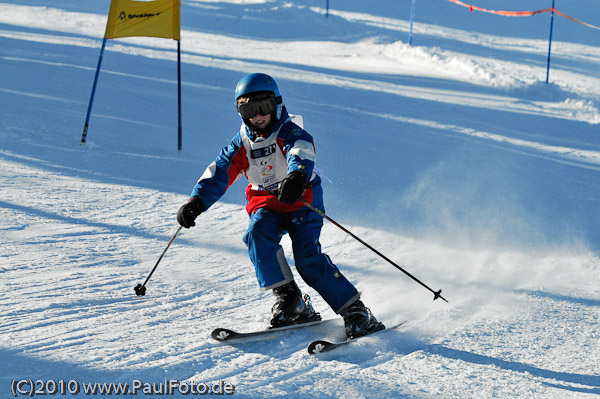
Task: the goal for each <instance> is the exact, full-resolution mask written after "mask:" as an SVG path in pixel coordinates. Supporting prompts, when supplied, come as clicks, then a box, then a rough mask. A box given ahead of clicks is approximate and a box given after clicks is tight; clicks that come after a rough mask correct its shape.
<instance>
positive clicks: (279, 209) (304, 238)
mask: <svg viewBox="0 0 600 399" xmlns="http://www.w3.org/2000/svg"><path fill="white" fill-rule="evenodd" d="M235 107H236V110H237V112H238V113H239V115H240V117H241V118H242V125H241V127H240V130H239V132H238V133H237V134H236V135H235V136H234V137H233V139H232V140H231V142H230V143H229V145H228V146H226V147H224V148H223V149H222V150H221V153H220V155H219V156H218V157H217V158H216V160H215V161H214V162H212V163H211V164H210V165H209V166H208V168H207V169H206V170H205V171H204V174H203V175H202V176H201V177H200V179H199V180H198V182H197V184H196V185H195V187H194V189H193V191H192V194H191V198H190V199H189V201H188V202H187V203H186V204H184V205H183V206H182V207H181V208H180V209H179V211H178V213H177V221H178V222H179V224H180V225H181V226H183V227H184V228H190V227H192V226H195V219H196V217H197V216H198V215H200V214H201V213H202V212H204V211H206V210H207V209H208V208H210V207H211V206H212V205H213V204H214V203H215V202H216V201H217V200H218V199H219V198H220V197H221V196H222V195H223V194H224V193H225V191H226V190H227V188H228V187H229V186H230V185H231V184H233V183H234V182H235V181H236V180H237V179H238V178H239V177H241V176H242V175H245V176H246V178H247V179H248V181H249V184H248V186H247V188H246V198H247V205H246V210H247V212H248V214H249V215H250V225H249V227H248V230H247V232H246V234H245V235H244V242H245V243H246V245H247V246H248V253H249V255H250V259H251V261H252V263H253V264H254V268H255V271H256V277H257V279H258V283H259V285H260V287H261V289H262V290H273V293H274V295H275V297H276V302H275V305H273V308H272V319H271V326H272V327H282V326H287V325H292V324H298V323H305V322H309V321H314V320H320V319H321V316H320V315H319V313H317V312H315V311H314V309H313V307H312V305H311V304H310V301H308V300H307V299H306V297H305V298H304V299H303V298H302V293H301V292H300V289H299V288H298V285H297V284H296V282H295V281H294V276H293V274H292V271H291V269H290V266H289V265H288V263H287V261H286V258H285V255H284V253H283V249H282V247H281V245H280V241H281V238H282V236H283V235H284V234H286V233H287V234H289V237H290V239H291V241H292V250H293V255H294V261H295V264H296V270H297V271H298V273H299V274H300V276H301V277H302V279H303V280H304V281H305V282H306V283H307V284H308V285H309V286H310V287H312V288H314V289H315V290H316V291H317V292H318V293H319V294H320V295H321V296H322V297H323V299H324V300H325V301H326V302H327V303H328V304H329V306H331V308H332V309H333V310H334V311H335V312H336V313H337V314H340V315H341V316H342V317H343V319H344V326H345V330H346V335H347V337H348V338H355V337H359V336H362V335H365V334H368V333H370V332H374V331H378V330H382V329H384V328H385V326H384V325H383V324H382V323H380V322H378V321H377V319H375V317H374V316H373V315H372V314H371V312H370V311H369V309H368V308H366V307H365V305H364V304H363V303H362V302H361V301H360V299H359V297H360V295H359V293H358V291H357V290H356V288H355V287H354V285H352V283H350V282H349V281H348V280H347V279H346V278H345V277H344V276H343V275H342V274H341V273H340V271H339V269H338V268H337V267H336V266H335V265H334V264H333V263H332V262H331V259H330V258H329V257H328V256H327V255H326V254H324V253H322V252H321V245H320V243H319V236H320V233H321V227H322V226H323V217H322V216H320V215H319V214H317V213H316V212H313V211H311V210H310V209H309V208H307V207H306V206H305V205H304V204H303V203H302V202H301V201H300V199H303V200H305V201H307V202H309V203H311V204H312V205H313V206H314V207H316V208H318V209H320V210H323V209H324V206H323V190H322V188H321V179H320V177H319V176H318V175H317V174H316V173H315V171H314V165H315V148H314V143H313V138H312V136H311V135H309V134H308V133H307V132H306V131H305V130H304V129H302V128H301V127H300V126H298V125H296V124H295V123H293V122H292V120H291V118H290V116H289V114H288V112H287V110H286V107H285V106H284V105H283V102H282V97H281V94H280V93H279V88H278V86H277V83H276V82H275V80H274V79H273V78H272V77H270V76H269V75H265V74H262V73H253V74H249V75H246V76H244V77H243V78H242V79H241V80H240V81H239V82H238V84H237V86H236V88H235Z"/></svg>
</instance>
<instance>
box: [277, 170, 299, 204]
mask: <svg viewBox="0 0 600 399" xmlns="http://www.w3.org/2000/svg"><path fill="white" fill-rule="evenodd" d="M305 188H306V175H305V174H304V173H302V172H300V171H298V170H295V171H293V172H292V173H290V174H288V175H287V177H286V178H285V179H283V181H282V182H281V183H280V184H279V196H278V197H277V199H278V200H279V201H281V202H283V203H285V204H294V203H295V202H296V201H298V200H299V199H300V197H302V194H303V193H304V189H305Z"/></svg>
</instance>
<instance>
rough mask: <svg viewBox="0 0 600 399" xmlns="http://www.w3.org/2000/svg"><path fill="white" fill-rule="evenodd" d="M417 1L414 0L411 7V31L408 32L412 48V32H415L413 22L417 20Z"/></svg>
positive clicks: (409, 43)
mask: <svg viewBox="0 0 600 399" xmlns="http://www.w3.org/2000/svg"><path fill="white" fill-rule="evenodd" d="M415 1H416V0H412V3H411V5H410V30H409V32H408V45H409V46H412V30H413V20H414V19H415Z"/></svg>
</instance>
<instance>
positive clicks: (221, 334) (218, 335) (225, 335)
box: [211, 319, 332, 342]
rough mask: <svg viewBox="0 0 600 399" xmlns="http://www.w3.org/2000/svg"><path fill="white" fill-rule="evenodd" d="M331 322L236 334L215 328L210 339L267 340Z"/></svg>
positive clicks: (235, 332)
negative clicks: (262, 338) (285, 333)
mask: <svg viewBox="0 0 600 399" xmlns="http://www.w3.org/2000/svg"><path fill="white" fill-rule="evenodd" d="M331 320H332V319H327V320H316V321H309V322H306V323H299V324H292V325H290V326H285V327H277V328H268V329H264V330H257V331H250V332H238V331H234V330H230V329H228V328H216V329H214V330H213V332H212V333H211V337H212V338H213V339H215V340H217V341H221V342H224V341H233V340H242V339H248V338H261V337H264V338H269V337H270V336H273V337H275V336H277V334H276V333H278V332H282V331H287V330H295V329H298V328H304V327H310V326H315V325H317V324H321V323H324V322H327V321H331Z"/></svg>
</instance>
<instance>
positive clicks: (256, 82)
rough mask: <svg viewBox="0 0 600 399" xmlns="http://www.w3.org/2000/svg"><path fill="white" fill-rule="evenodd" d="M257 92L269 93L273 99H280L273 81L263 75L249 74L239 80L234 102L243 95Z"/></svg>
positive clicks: (277, 88)
mask: <svg viewBox="0 0 600 399" xmlns="http://www.w3.org/2000/svg"><path fill="white" fill-rule="evenodd" d="M257 91H270V92H272V93H273V94H274V95H275V98H278V97H281V94H280V93H279V87H277V83H276V82H275V79H273V78H272V77H270V76H269V75H267V74H264V73H251V74H249V75H246V76H244V77H243V78H241V79H240V81H239V82H238V83H237V86H236V87H235V101H236V102H237V99H238V98H240V97H241V96H243V95H246V94H250V93H255V92H257Z"/></svg>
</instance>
